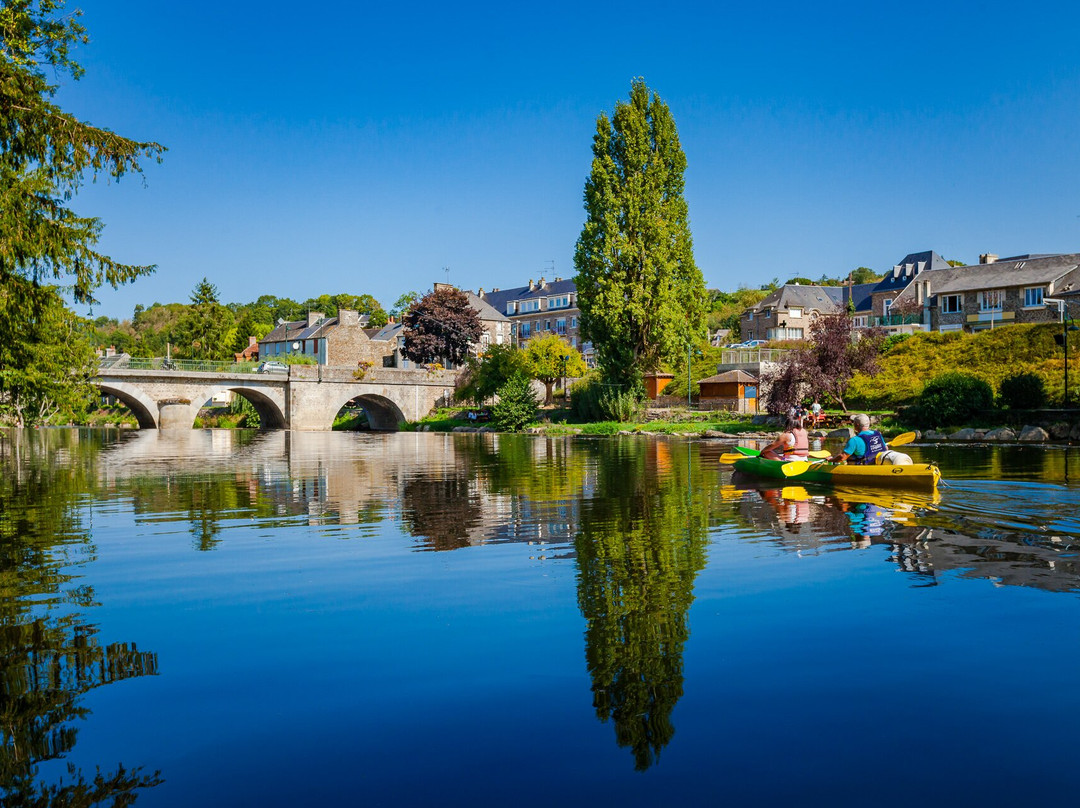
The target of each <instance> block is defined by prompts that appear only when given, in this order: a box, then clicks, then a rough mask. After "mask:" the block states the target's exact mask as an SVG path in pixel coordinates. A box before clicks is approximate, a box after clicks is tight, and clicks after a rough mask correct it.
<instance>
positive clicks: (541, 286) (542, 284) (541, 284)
mask: <svg viewBox="0 0 1080 808" xmlns="http://www.w3.org/2000/svg"><path fill="white" fill-rule="evenodd" d="M539 286H540V288H541V289H543V288H545V287H546V286H547V283H546V282H545V281H544V276H543V275H541V276H540V283H539Z"/></svg>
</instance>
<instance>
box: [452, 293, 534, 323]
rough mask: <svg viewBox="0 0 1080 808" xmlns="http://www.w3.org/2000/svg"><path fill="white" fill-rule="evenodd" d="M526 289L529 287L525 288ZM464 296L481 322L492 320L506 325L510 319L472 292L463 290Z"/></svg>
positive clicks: (504, 307)
mask: <svg viewBox="0 0 1080 808" xmlns="http://www.w3.org/2000/svg"><path fill="white" fill-rule="evenodd" d="M525 288H526V289H528V288H529V287H528V286H526V287H525ZM465 296H466V297H468V298H469V305H470V306H472V307H473V308H474V309H476V313H477V314H479V315H480V319H481V320H494V321H496V322H503V323H508V322H510V318H509V317H507V316H506V315H505V314H503V313H502V312H501V311H499V310H498V309H496V308H495V307H494V306H492V305H491V304H489V303H488V302H487V301H486V300H485V299H484V298H482V297H477V296H476V295H475V294H473V293H472V292H470V291H468V290H465ZM505 310H506V306H505V305H503V311H505Z"/></svg>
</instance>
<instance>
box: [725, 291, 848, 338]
mask: <svg viewBox="0 0 1080 808" xmlns="http://www.w3.org/2000/svg"><path fill="white" fill-rule="evenodd" d="M843 302H844V288H843V287H841V286H802V285H800V284H797V283H793V284H787V285H785V286H781V287H780V288H779V289H777V290H776V291H775V292H771V293H770V294H769V295H767V296H766V297H765V298H764V299H763V300H762V301H761V302H759V303H757V304H756V305H754V306H750V307H749V308H748V309H746V310H745V311H744V312H743V313H742V315H741V316H740V318H739V329H740V333H741V334H742V338H743V339H744V340H753V339H765V340H794V339H805V338H806V337H808V336H809V335H810V323H812V322H813V321H814V320H815V319H816V318H818V317H820V316H821V315H823V314H836V313H838V312H841V311H843Z"/></svg>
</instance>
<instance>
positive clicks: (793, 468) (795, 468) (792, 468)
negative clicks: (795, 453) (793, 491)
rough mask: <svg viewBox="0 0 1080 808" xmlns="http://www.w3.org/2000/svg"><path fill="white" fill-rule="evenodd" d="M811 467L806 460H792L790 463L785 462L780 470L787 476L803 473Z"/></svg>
mask: <svg viewBox="0 0 1080 808" xmlns="http://www.w3.org/2000/svg"><path fill="white" fill-rule="evenodd" d="M808 468H810V464H809V463H807V462H806V461H805V460H792V461H791V462H790V463H785V464H784V465H782V466H781V467H780V471H781V472H783V474H784V476H785V477H794V476H795V475H796V474H802V473H803V472H804V471H806V470H807V469H808Z"/></svg>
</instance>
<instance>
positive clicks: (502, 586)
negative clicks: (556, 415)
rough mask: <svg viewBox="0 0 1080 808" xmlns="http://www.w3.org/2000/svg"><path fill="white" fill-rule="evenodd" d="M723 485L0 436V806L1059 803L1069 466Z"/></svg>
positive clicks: (440, 462)
mask: <svg viewBox="0 0 1080 808" xmlns="http://www.w3.org/2000/svg"><path fill="white" fill-rule="evenodd" d="M729 449H730V445H729V444H722V443H720V442H716V441H705V440H685V439H666V438H645V437H622V438H616V437H605V438H588V437H584V436H579V437H574V438H542V437H532V436H500V435H441V434H431V433H422V434H417V433H397V434H362V433H325V434H320V433H289V432H245V431H228V430H192V431H175V432H174V431H158V432H155V431H147V432H116V431H109V430H74V429H70V430H69V429H50V430H40V431H23V432H18V431H5V432H2V433H0V466H2V481H0V550H2V556H0V558H2V565H3V566H2V568H0V660H2V661H0V666H2V667H0V677H2V682H3V693H2V696H3V703H2V705H0V722H2V725H0V731H2V742H3V743H2V746H0V796H2V797H3V798H4V799H3V800H2V801H0V802H3V804H5V805H7V804H29V800H30V798H31V797H33V796H36V797H39V798H41V799H42V800H43V802H42V803H41V804H52V805H83V804H92V803H90V802H88V801H86V800H87V799H89V798H85V799H84V801H82V802H80V801H79V799H80V797H79V796H78V795H79V794H80V793H83V794H84V797H85V794H86V793H92V794H93V795H95V796H98V797H100V798H102V799H105V797H108V796H110V795H116V794H121V793H126V792H133V793H134V794H135V795H136V797H137V804H138V805H139V806H191V805H255V806H277V805H282V806H285V805H290V806H294V805H321V804H326V805H330V804H333V805H340V804H374V805H433V804H438V805H441V806H454V805H469V806H476V805H495V804H499V805H502V804H514V805H527V806H529V805H537V806H540V805H543V806H549V805H551V804H553V803H554V804H559V803H561V804H566V805H586V804H588V805H601V804H621V805H650V806H657V805H676V804H678V805H716V804H720V803H728V804H735V805H751V804H753V805H774V804H776V805H780V804H783V805H790V804H811V805H817V804H821V805H825V804H828V805H832V806H836V805H860V806H861V805H911V804H919V803H922V804H944V803H951V804H980V805H1014V804H1020V803H1035V804H1058V803H1065V802H1066V801H1070V802H1071V800H1072V799H1074V798H1075V797H1074V792H1075V788H1074V786H1073V779H1074V777H1073V767H1072V764H1073V758H1074V752H1075V749H1076V740H1077V736H1078V732H1077V728H1076V726H1077V725H1076V716H1077V715H1078V714H1080V691H1078V689H1077V688H1076V687H1074V686H1073V683H1074V681H1075V680H1074V677H1075V676H1076V675H1077V672H1078V670H1080V666H1078V662H1080V643H1078V640H1080V600H1078V597H1077V592H1078V590H1080V566H1078V557H1077V549H1078V546H1080V482H1078V481H1080V450H1078V449H1075V448H1073V449H1064V448H1061V447H1058V448H1044V447H1031V446H1025V447H985V446H962V447H958V446H948V447H946V446H930V445H926V446H920V445H915V446H911V447H905V451H907V452H908V453H909V454H911V455H912V456H913V458H914V459H915V460H916V462H922V461H934V462H937V463H938V464H939V465H940V467H941V470H942V473H943V475H944V478H945V480H946V481H947V485H946V486H943V487H942V488H941V489H940V491H939V492H938V494H937V495H934V496H931V495H928V494H917V493H909V494H904V493H873V492H869V491H854V490H841V489H838V490H829V489H814V488H810V487H801V486H788V487H780V486H773V487H769V486H764V485H761V484H754V483H752V482H748V481H745V480H740V479H739V478H738V477H735V476H733V475H732V472H731V470H730V468H729V467H724V466H721V465H720V464H719V462H718V458H719V456H720V455H721V454H722V453H723V452H724V451H725V450H729ZM95 777H96V780H95ZM80 784H82V786H84V787H85V789H87V791H85V792H78V791H77V788H78V787H79V785H80ZM20 800H21V802H20ZM105 804H111V803H105Z"/></svg>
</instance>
